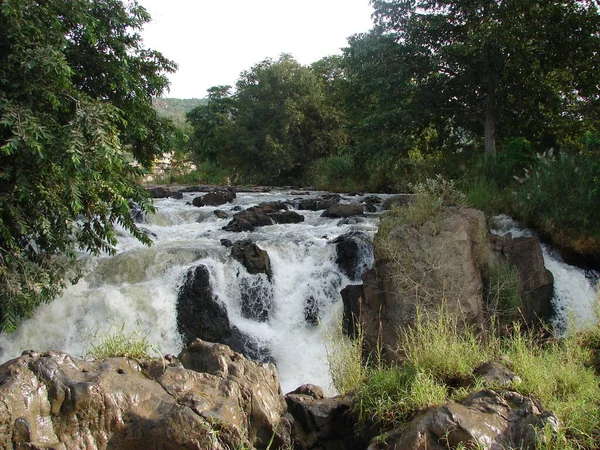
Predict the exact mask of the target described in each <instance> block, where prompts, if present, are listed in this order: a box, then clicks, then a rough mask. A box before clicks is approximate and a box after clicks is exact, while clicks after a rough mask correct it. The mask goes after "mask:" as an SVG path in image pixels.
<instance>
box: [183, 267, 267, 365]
mask: <svg viewBox="0 0 600 450" xmlns="http://www.w3.org/2000/svg"><path fill="white" fill-rule="evenodd" d="M177 330H178V331H179V333H180V334H181V336H182V337H183V340H184V342H188V343H189V342H191V341H193V340H195V339H197V338H199V339H202V340H205V341H209V342H218V343H221V344H225V345H228V346H229V347H231V349H232V350H233V351H236V352H238V353H242V354H244V355H245V356H246V357H248V358H250V359H253V360H257V361H270V359H271V357H270V354H269V351H268V350H267V349H266V348H264V347H262V346H260V345H258V344H257V343H256V342H255V341H254V340H253V339H252V338H251V337H250V336H248V335H246V334H244V333H243V332H242V331H240V329H239V328H237V327H236V326H234V325H231V323H230V322H229V317H228V315H227V308H226V307H225V305H224V304H223V303H221V302H220V301H219V300H217V298H216V297H215V295H214V293H213V290H212V286H211V284H210V274H209V271H208V268H207V267H206V266H204V265H198V266H196V267H193V268H191V269H190V270H189V271H188V273H187V274H186V277H185V281H184V283H183V285H182V286H181V288H180V290H179V294H178V296H177Z"/></svg>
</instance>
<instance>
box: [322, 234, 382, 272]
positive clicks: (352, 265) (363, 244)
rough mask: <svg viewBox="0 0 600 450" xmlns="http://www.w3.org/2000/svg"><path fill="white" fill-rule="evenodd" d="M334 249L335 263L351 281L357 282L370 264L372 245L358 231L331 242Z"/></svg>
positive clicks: (367, 238) (366, 237)
mask: <svg viewBox="0 0 600 450" xmlns="http://www.w3.org/2000/svg"><path fill="white" fill-rule="evenodd" d="M331 243H332V244H333V245H335V249H336V258H335V262H336V264H337V265H338V266H339V268H340V270H341V271H342V272H343V273H344V274H345V275H346V276H347V277H348V278H350V279H351V280H359V279H360V277H361V275H362V274H363V273H364V272H365V271H366V270H367V269H368V266H369V265H370V264H371V262H372V254H373V243H372V242H371V239H370V238H369V236H368V235H367V234H365V233H362V232H360V231H352V232H350V233H346V234H342V235H341V236H338V237H337V238H335V239H334V240H333V241H331Z"/></svg>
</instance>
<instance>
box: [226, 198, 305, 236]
mask: <svg viewBox="0 0 600 450" xmlns="http://www.w3.org/2000/svg"><path fill="white" fill-rule="evenodd" d="M288 208H289V205H288V204H286V203H282V202H266V203H261V204H260V205H257V206H253V207H251V208H248V209H245V210H243V211H240V212H238V213H236V214H234V216H233V219H232V220H231V221H230V222H229V223H228V224H227V225H225V226H224V227H223V229H224V230H225V231H235V232H239V231H254V229H255V228H256V227H263V226H267V225H273V224H275V223H279V222H278V220H284V221H285V222H283V223H295V222H301V221H303V220H304V217H303V216H301V215H300V214H298V213H296V212H295V211H289V213H291V214H286V215H281V213H280V211H282V210H283V211H288ZM293 215H297V216H298V217H297V218H296V219H294V221H292V220H291V219H290V217H291V216H293Z"/></svg>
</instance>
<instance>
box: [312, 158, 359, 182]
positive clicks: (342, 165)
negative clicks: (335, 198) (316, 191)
mask: <svg viewBox="0 0 600 450" xmlns="http://www.w3.org/2000/svg"><path fill="white" fill-rule="evenodd" d="M357 178H358V177H357V176H356V168H355V166H354V159H353V158H352V156H351V155H348V154H344V153H340V154H338V155H332V156H328V157H327V158H322V159H319V160H318V161H317V162H316V164H315V166H314V171H313V174H312V177H311V180H310V181H311V184H313V185H314V186H315V187H317V188H320V189H328V190H333V191H352V190H355V189H356V188H357V187H358V186H360V183H358V182H357ZM361 181H363V183H364V180H361Z"/></svg>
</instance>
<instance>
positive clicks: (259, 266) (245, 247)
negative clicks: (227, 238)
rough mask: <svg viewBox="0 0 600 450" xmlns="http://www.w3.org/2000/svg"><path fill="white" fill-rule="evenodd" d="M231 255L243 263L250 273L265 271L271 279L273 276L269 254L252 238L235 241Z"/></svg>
mask: <svg viewBox="0 0 600 450" xmlns="http://www.w3.org/2000/svg"><path fill="white" fill-rule="evenodd" d="M231 256H232V258H233V259H235V260H236V261H238V262H239V263H240V264H241V265H243V266H244V267H245V268H246V270H247V271H248V273H249V274H252V275H256V274H257V273H264V274H265V275H267V277H269V279H270V278H271V276H272V273H271V260H270V258H269V254H268V253H267V251H266V250H263V249H261V248H260V247H259V246H258V245H256V244H255V243H254V242H252V241H251V240H250V239H243V240H241V241H237V242H234V244H233V246H232V247H231Z"/></svg>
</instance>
